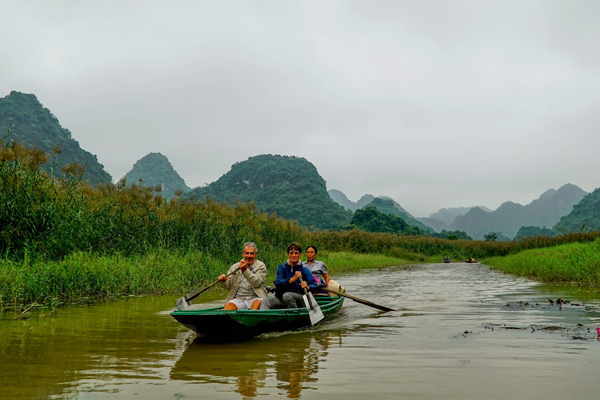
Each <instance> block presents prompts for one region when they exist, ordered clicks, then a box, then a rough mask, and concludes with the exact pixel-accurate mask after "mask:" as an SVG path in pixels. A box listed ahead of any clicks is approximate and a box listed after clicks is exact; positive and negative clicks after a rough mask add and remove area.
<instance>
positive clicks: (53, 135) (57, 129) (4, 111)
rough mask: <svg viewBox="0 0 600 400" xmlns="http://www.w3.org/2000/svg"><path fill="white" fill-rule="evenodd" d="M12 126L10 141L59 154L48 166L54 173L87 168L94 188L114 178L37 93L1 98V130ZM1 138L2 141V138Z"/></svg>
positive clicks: (57, 174) (86, 173)
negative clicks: (73, 167)
mask: <svg viewBox="0 0 600 400" xmlns="http://www.w3.org/2000/svg"><path fill="white" fill-rule="evenodd" d="M11 124H12V134H11V135H10V136H9V137H7V138H6V139H7V140H9V141H12V140H15V141H18V142H19V143H21V144H23V145H24V146H26V147H31V148H37V149H41V150H43V151H44V152H46V153H55V156H54V157H53V158H52V165H47V168H48V169H49V170H51V172H52V174H54V176H56V177H60V176H62V175H63V174H64V172H63V171H62V169H63V168H64V167H65V166H67V165H72V164H78V165H80V166H83V168H84V169H85V173H84V174H83V177H82V178H83V180H86V181H88V182H89V183H90V184H91V185H97V184H100V183H109V182H111V181H112V177H111V176H110V174H109V173H108V172H106V171H105V170H104V166H103V165H102V164H100V163H99V162H98V159H97V158H96V156H95V155H93V154H91V153H89V152H87V151H85V150H83V149H82V148H81V147H80V146H79V143H78V142H77V141H76V140H74V139H73V138H72V137H71V132H69V130H68V129H64V128H63V127H62V126H61V125H60V123H59V122H58V119H57V118H56V117H55V116H54V115H53V114H52V113H51V112H50V110H48V109H47V108H44V106H42V104H40V102H39V101H38V99H37V98H36V97H35V95H33V94H25V93H19V92H16V91H13V92H11V93H10V95H8V96H6V97H3V98H0V129H1V130H2V131H3V132H6V131H7V130H8V129H9V126H10V125H11ZM0 139H2V138H1V137H0Z"/></svg>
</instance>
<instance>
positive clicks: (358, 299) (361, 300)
mask: <svg viewBox="0 0 600 400" xmlns="http://www.w3.org/2000/svg"><path fill="white" fill-rule="evenodd" d="M319 289H323V290H325V291H326V292H329V293H333V294H337V295H338V296H344V297H347V298H349V299H352V300H354V301H356V302H357V303H361V304H364V305H365V306H369V307H373V308H376V309H378V310H381V311H396V310H394V309H393V308H389V307H386V306H380V305H379V304H375V303H372V302H370V301H369V300H364V299H360V298H358V297H354V296H350V295H349V294H344V293H340V292H336V291H335V290H331V289H327V288H326V287H323V288H319Z"/></svg>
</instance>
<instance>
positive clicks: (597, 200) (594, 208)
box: [556, 188, 600, 232]
mask: <svg viewBox="0 0 600 400" xmlns="http://www.w3.org/2000/svg"><path fill="white" fill-rule="evenodd" d="M556 228H558V229H560V230H565V231H567V232H580V231H583V232H589V231H600V188H598V189H596V190H594V191H593V192H592V193H589V194H587V195H586V196H585V197H584V198H583V199H581V201H580V202H579V203H577V204H576V205H575V206H574V207H573V210H572V211H571V213H570V214H569V215H566V216H564V217H562V218H561V219H560V221H559V222H558V223H557V224H556Z"/></svg>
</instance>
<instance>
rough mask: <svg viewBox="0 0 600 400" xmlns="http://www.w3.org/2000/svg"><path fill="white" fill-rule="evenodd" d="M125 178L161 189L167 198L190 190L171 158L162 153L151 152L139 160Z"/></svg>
mask: <svg viewBox="0 0 600 400" xmlns="http://www.w3.org/2000/svg"><path fill="white" fill-rule="evenodd" d="M124 179H125V181H126V182H128V183H133V184H137V185H139V186H142V187H151V188H154V190H156V189H159V190H158V192H159V193H160V195H161V196H162V197H163V198H165V199H167V200H168V199H171V198H173V197H175V195H176V193H179V192H181V193H185V192H189V191H190V188H189V187H188V185H186V184H185V181H184V180H183V178H182V177H181V176H179V174H178V173H177V171H175V169H174V168H173V165H171V163H170V162H169V159H168V158H167V157H165V156H163V155H162V154H160V153H150V154H148V155H146V156H144V157H143V158H141V159H140V160H138V161H137V162H136V163H135V164H134V165H133V168H132V169H131V171H129V172H128V173H127V174H125V177H124Z"/></svg>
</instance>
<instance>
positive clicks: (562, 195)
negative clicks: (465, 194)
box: [448, 183, 587, 240]
mask: <svg viewBox="0 0 600 400" xmlns="http://www.w3.org/2000/svg"><path fill="white" fill-rule="evenodd" d="M586 194H587V193H586V192H585V191H584V190H582V189H581V188H579V187H578V186H575V185H573V184H569V183H568V184H566V185H564V186H562V187H560V188H559V189H558V190H555V189H549V190H547V191H545V192H544V193H543V194H542V195H541V196H540V197H539V198H538V199H536V200H533V201H532V202H531V203H529V204H527V205H525V206H523V205H521V204H518V203H514V202H512V201H506V202H504V203H502V204H501V205H500V207H498V208H497V209H496V210H494V211H492V212H486V211H484V210H482V209H481V208H479V207H476V208H472V209H471V210H469V212H467V213H466V214H465V215H462V216H458V217H456V219H455V221H454V222H453V223H452V224H450V225H449V228H448V229H449V230H461V231H464V232H467V234H468V235H469V236H471V237H472V238H473V239H476V240H483V239H484V235H486V234H488V233H490V232H501V233H502V234H503V235H504V236H507V237H509V238H513V237H514V236H515V235H516V234H517V232H518V231H519V228H520V227H522V226H534V227H546V228H550V227H552V226H554V225H555V224H556V223H557V222H558V221H559V220H560V219H561V217H563V216H565V215H567V214H569V213H570V212H571V210H572V209H573V207H574V206H575V205H576V204H577V203H579V202H580V201H581V199H582V198H583V197H584V196H585V195H586Z"/></svg>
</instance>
